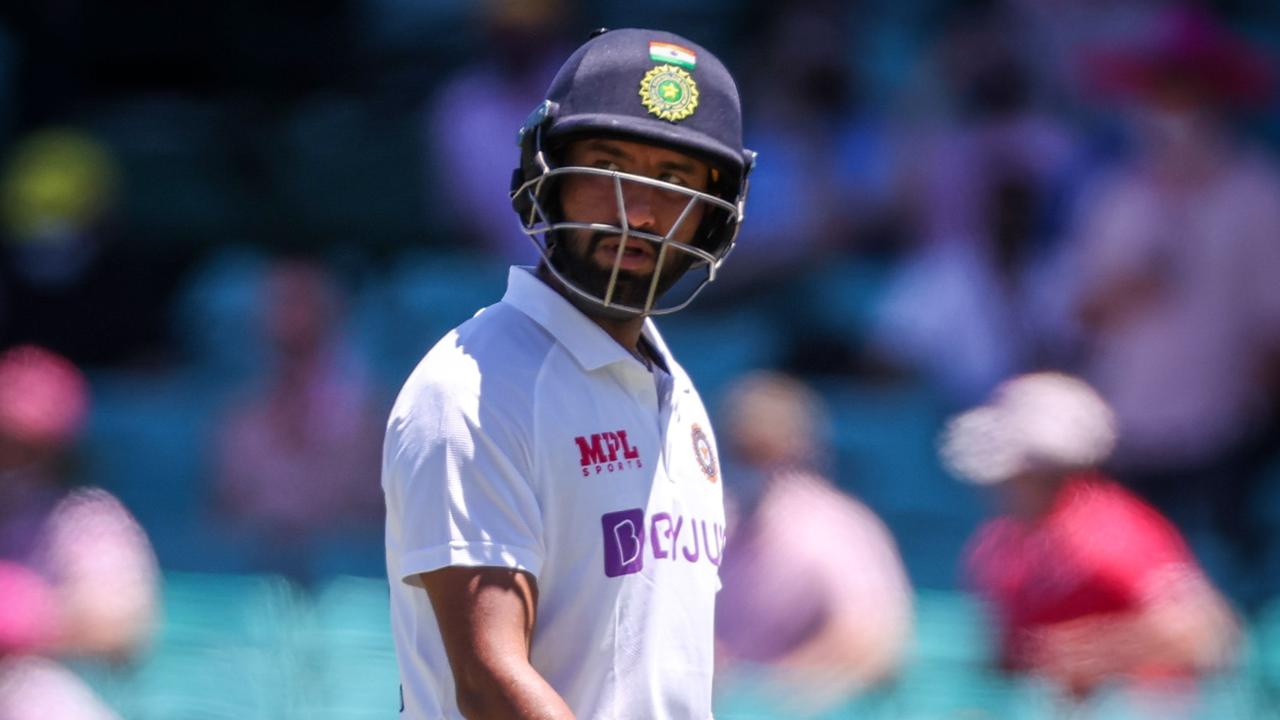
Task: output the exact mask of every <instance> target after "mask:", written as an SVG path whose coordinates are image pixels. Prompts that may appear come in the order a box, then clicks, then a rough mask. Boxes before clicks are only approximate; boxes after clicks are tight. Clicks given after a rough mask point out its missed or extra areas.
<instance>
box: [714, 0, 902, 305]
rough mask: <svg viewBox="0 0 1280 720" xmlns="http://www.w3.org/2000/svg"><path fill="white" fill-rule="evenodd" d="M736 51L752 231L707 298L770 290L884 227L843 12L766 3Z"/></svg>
mask: <svg viewBox="0 0 1280 720" xmlns="http://www.w3.org/2000/svg"><path fill="white" fill-rule="evenodd" d="M762 11H763V12H765V13H767V15H766V17H765V18H764V19H763V20H761V21H760V22H758V23H755V24H754V25H753V27H755V28H758V31H759V32H758V36H757V37H756V38H754V39H752V40H751V41H749V42H748V43H747V57H748V58H749V60H750V62H749V63H747V64H746V67H747V68H748V72H747V74H746V75H745V77H744V83H743V85H744V87H743V90H742V96H743V99H744V102H748V103H753V104H752V106H751V107H750V109H749V112H748V113H747V117H748V118H749V124H748V126H747V127H746V128H745V130H746V145H747V147H750V148H752V149H753V150H755V151H757V152H758V153H759V154H760V157H761V158H764V159H765V160H766V162H762V163H760V164H759V166H758V167H757V168H756V170H754V171H753V173H752V175H751V192H750V198H749V202H748V207H749V210H748V212H750V213H751V223H749V224H748V225H746V226H745V227H744V229H743V236H742V237H741V238H740V239H739V242H738V245H737V247H736V248H735V249H734V253H733V263H734V266H733V268H734V271H733V273H732V275H733V278H728V279H727V280H726V281H722V282H728V283H729V284H728V285H725V286H724V287H721V286H720V285H721V283H720V282H718V283H717V284H716V285H715V286H713V287H712V288H709V289H708V292H709V293H711V296H714V297H725V298H728V297H734V298H740V296H741V293H740V290H741V289H742V288H743V286H747V288H746V289H753V288H751V287H750V286H752V285H755V286H756V288H755V289H756V290H757V291H758V286H759V285H760V284H761V283H769V282H776V281H777V280H779V279H781V278H782V277H783V275H782V274H781V273H780V271H781V270H784V269H786V268H788V267H806V266H812V265H818V264H821V263H824V262H827V261H829V259H830V257H831V254H832V253H833V252H839V251H846V250H851V249H855V248H862V249H866V247H867V246H869V245H872V244H874V242H875V241H877V240H878V239H879V231H880V229H881V226H882V225H884V224H885V223H887V222H888V217H889V214H890V208H889V207H888V202H889V197H890V189H891V184H892V180H893V177H892V167H893V160H894V158H893V156H892V152H893V148H892V143H891V140H892V138H891V137H890V134H889V132H888V127H889V126H888V124H887V123H886V122H884V121H883V120H882V118H880V117H879V116H878V115H877V114H876V113H875V112H873V108H872V106H871V105H870V103H868V102H867V97H866V88H865V87H863V82H862V77H861V75H860V73H859V72H858V69H857V67H856V66H855V64H854V58H856V57H857V52H856V47H857V43H858V41H859V38H857V37H856V36H855V34H854V32H853V29H854V28H855V27H857V25H856V24H855V23H854V22H853V19H852V17H851V15H850V12H849V9H848V7H847V6H846V5H845V4H843V3H838V2H831V1H829V0H803V1H801V2H790V3H767V4H766V7H765V8H762Z"/></svg>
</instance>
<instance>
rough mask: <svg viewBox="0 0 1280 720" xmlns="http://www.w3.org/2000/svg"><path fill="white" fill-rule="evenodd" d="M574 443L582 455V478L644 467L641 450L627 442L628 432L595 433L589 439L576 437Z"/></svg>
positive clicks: (580, 459)
mask: <svg viewBox="0 0 1280 720" xmlns="http://www.w3.org/2000/svg"><path fill="white" fill-rule="evenodd" d="M573 441H574V442H575V443H577V444H578V452H579V453H580V454H581V457H580V458H579V461H580V462H581V464H582V477H591V476H592V475H600V474H602V473H615V472H618V471H620V470H634V469H636V468H641V467H644V465H643V464H642V463H641V461H640V450H639V449H638V448H634V447H631V443H630V442H628V441H627V431H626V430H614V431H613V432H602V433H593V434H591V435H590V436H587V437H581V436H579V437H576V438H574V439H573Z"/></svg>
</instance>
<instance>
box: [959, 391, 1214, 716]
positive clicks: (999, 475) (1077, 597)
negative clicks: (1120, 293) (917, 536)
mask: <svg viewBox="0 0 1280 720" xmlns="http://www.w3.org/2000/svg"><path fill="white" fill-rule="evenodd" d="M1115 439H1116V436H1115V418H1114V416H1113V415H1112V413H1111V410H1110V409H1109V408H1108V407H1107V405H1106V403H1105V402H1104V401H1103V400H1102V398H1101V397H1100V396H1099V395H1098V394H1097V393H1096V392H1094V390H1093V389H1092V388H1090V387H1089V386H1088V385H1087V384H1085V383H1084V382H1083V381H1081V380H1078V379H1076V378H1073V377H1070V376H1067V375H1061V374H1056V373H1035V374H1030V375H1022V376H1019V377H1017V378H1015V379H1013V380H1010V381H1008V382H1006V383H1004V384H1002V385H1001V386H1000V387H998V388H997V389H996V391H995V392H994V393H993V395H992V397H991V399H990V401H989V403H988V404H986V405H983V406H981V407H978V408H976V409H973V410H970V411H968V412H966V413H964V414H963V415H960V416H959V417H957V418H954V419H953V420H952V421H951V422H950V423H949V424H948V425H947V428H946V431H945V433H944V436H943V441H942V448H941V453H942V456H943V459H944V461H945V462H946V464H947V465H948V466H949V468H950V469H951V470H952V472H954V473H955V474H956V475H958V476H959V477H961V478H963V479H965V480H967V481H969V482H973V483H977V484H980V485H989V486H994V487H995V489H996V490H997V491H998V493H999V497H1000V499H1001V500H1002V504H1003V505H1004V507H1005V514H1003V515H1001V516H999V517H998V518H996V519H994V520H991V521H989V522H988V523H986V524H985V525H983V526H982V527H981V528H980V529H979V530H978V532H977V533H976V534H975V535H974V537H973V539H972V540H971V541H970V543H969V547H968V551H967V557H966V567H967V574H968V578H969V580H970V582H971V583H972V585H973V586H974V588H975V589H976V590H977V591H978V592H979V593H981V594H982V595H983V596H984V597H985V598H986V599H987V601H988V602H989V603H990V604H991V608H992V610H993V611H994V613H995V615H996V619H997V621H998V624H999V628H1000V631H1001V644H1000V650H1001V655H1000V656H1001V660H1002V665H1003V666H1004V668H1005V669H1007V670H1012V671H1017V672H1032V673H1037V674H1041V675H1043V676H1046V677H1048V678H1049V679H1051V680H1053V681H1055V682H1057V683H1058V684H1060V685H1061V687H1062V688H1063V690H1064V691H1066V692H1067V693H1068V694H1069V696H1071V697H1074V698H1076V699H1083V698H1085V697H1086V696H1088V695H1089V694H1090V693H1092V692H1094V691H1095V690H1099V689H1101V688H1102V687H1103V686H1105V685H1106V684H1108V683H1109V682H1111V681H1125V682H1126V683H1127V686H1128V688H1129V689H1132V690H1138V689H1149V688H1157V687H1180V685H1179V683H1180V682H1181V683H1182V684H1185V683H1186V682H1187V681H1188V680H1189V679H1191V678H1194V677H1195V676H1197V675H1200V674H1203V673H1206V672H1209V671H1212V670H1215V669H1217V668H1220V667H1222V666H1223V665H1224V664H1226V663H1227V662H1229V661H1230V659H1231V657H1232V655H1233V653H1234V650H1235V641H1236V638H1237V634H1238V629H1237V627H1236V624H1235V621H1234V618H1233V616H1232V613H1231V611H1230V610H1229V609H1228V607H1227V604H1226V602H1225V601H1224V600H1223V599H1222V597H1221V596H1220V595H1219V594H1218V592H1217V591H1216V590H1215V589H1214V588H1213V586H1212V585H1211V584H1210V582H1209V580H1208V579H1207V578H1206V577H1205V575H1204V573H1203V572H1202V571H1201V570H1200V568H1199V567H1198V565H1197V564H1196V561H1195V559H1194V558H1193V556H1192V555H1191V552H1190V550H1189V549H1188V548H1187V546H1186V545H1185V543H1184V542H1183V540H1182V538H1181V537H1180V536H1179V534H1178V532H1177V530H1175V529H1174V527H1173V526H1172V525H1171V524H1169V523H1168V522H1167V521H1166V520H1165V519H1164V518H1163V517H1162V516H1161V515H1160V514H1159V513H1158V512H1156V511H1155V510H1154V509H1152V508H1151V507H1149V506H1147V505H1145V504H1144V503H1142V502H1141V501H1140V500H1138V499H1137V498H1136V497H1134V496H1133V495H1131V494H1129V493H1128V492H1126V491H1125V490H1124V489H1122V488H1121V487H1120V486H1119V485H1117V484H1116V483H1114V482H1113V481H1112V480H1110V479H1109V478H1107V477H1106V476H1105V475H1103V474H1101V473H1100V472H1099V471H1098V470H1097V469H1096V467H1097V465H1098V464H1099V463H1101V462H1103V461H1104V460H1105V459H1106V458H1107V456H1108V454H1109V453H1110V452H1111V450H1112V448H1113V446H1114V444H1115ZM1162 682H1163V683H1164V684H1163V685H1162V684H1161V683H1162ZM1189 707H1192V705H1188V708H1189ZM1175 716H1176V714H1175ZM1160 717H1168V715H1160Z"/></svg>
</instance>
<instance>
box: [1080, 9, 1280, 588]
mask: <svg viewBox="0 0 1280 720" xmlns="http://www.w3.org/2000/svg"><path fill="white" fill-rule="evenodd" d="M1147 34H1148V35H1150V37H1149V38H1139V39H1138V40H1135V41H1131V47H1130V48H1129V49H1126V50H1125V51H1122V52H1117V53H1113V54H1108V55H1102V54H1099V55H1098V56H1095V57H1094V58H1093V64H1092V67H1093V69H1094V72H1095V73H1096V77H1095V80H1096V85H1097V86H1098V88H1099V89H1100V90H1103V91H1107V92H1109V93H1111V94H1112V95H1113V96H1115V97H1118V98H1120V99H1123V100H1125V101H1128V104H1129V106H1130V107H1129V110H1130V111H1131V114H1130V117H1131V121H1132V123H1131V124H1132V129H1133V131H1134V135H1135V139H1136V142H1137V154H1136V156H1135V157H1134V158H1133V159H1132V160H1131V161H1129V162H1127V163H1126V164H1124V165H1122V166H1121V167H1119V168H1117V169H1116V171H1115V172H1114V174H1113V175H1112V176H1111V177H1108V178H1105V179H1103V180H1101V181H1099V182H1098V183H1097V185H1096V186H1095V187H1093V188H1092V189H1091V190H1092V192H1090V193H1089V197H1088V199H1087V200H1086V202H1085V203H1084V206H1083V210H1082V213H1081V216H1080V219H1079V225H1078V228H1077V232H1076V234H1077V237H1078V243H1079V248H1078V250H1079V256H1080V258H1081V260H1080V264H1081V268H1082V270H1081V274H1080V278H1079V282H1080V287H1079V290H1078V293H1077V296H1078V302H1079V312H1080V315H1081V318H1082V320H1083V323H1084V324H1085V327H1086V329H1087V339H1088V343H1089V344H1088V356H1087V358H1086V364H1085V373H1086V374H1087V375H1088V377H1089V378H1090V379H1091V380H1092V381H1093V382H1094V383H1095V384H1096V385H1097V387H1098V389H1099V391H1100V392H1101V393H1102V394H1103V396H1104V397H1106V398H1107V400H1108V402H1109V403H1110V404H1111V406H1112V407H1113V408H1115V412H1116V415H1117V418H1118V420H1119V427H1120V445H1119V448H1118V449H1117V453H1116V466H1117V468H1118V471H1119V473H1120V477H1121V479H1123V480H1125V481H1126V482H1129V483H1132V485H1133V486H1134V487H1135V488H1137V489H1138V490H1140V491H1141V492H1142V493H1143V494H1144V495H1146V496H1147V497H1148V498H1149V499H1151V500H1152V502H1154V503H1155V504H1156V505H1157V507H1159V508H1161V509H1162V510H1163V511H1164V512H1166V513H1167V514H1168V515H1169V516H1170V517H1171V519H1173V520H1174V521H1175V522H1177V523H1178V524H1179V525H1180V526H1181V527H1182V528H1183V529H1184V531H1185V532H1188V533H1192V535H1191V539H1192V541H1193V542H1196V541H1198V540H1199V536H1200V535H1201V534H1203V533H1204V531H1206V530H1210V531H1212V532H1215V533H1217V534H1218V535H1219V536H1223V537H1226V538H1227V539H1228V540H1229V541H1230V542H1231V547H1230V548H1229V549H1231V550H1233V551H1234V555H1235V557H1234V560H1235V561H1237V565H1238V566H1237V567H1235V568H1233V569H1234V570H1235V571H1236V572H1237V574H1238V575H1239V576H1240V577H1241V578H1244V579H1247V580H1249V581H1252V580H1253V579H1254V575H1255V573H1254V572H1253V569H1254V568H1255V567H1256V564H1257V562H1258V560H1259V558H1260V556H1261V555H1262V553H1263V551H1264V543H1265V537H1264V535H1263V534H1262V532H1261V531H1260V530H1259V529H1258V528H1259V523H1258V521H1257V519H1256V517H1255V515H1254V513H1253V511H1252V510H1253V509H1252V508H1251V505H1252V504H1253V503H1254V501H1255V498H1257V497H1258V495H1257V486H1258V484H1259V483H1260V482H1261V478H1262V477H1263V473H1262V472H1261V469H1262V467H1263V465H1264V464H1265V463H1266V461H1267V459H1268V457H1273V456H1274V455H1275V450H1276V447H1277V442H1276V439H1277V431H1276V426H1277V424H1276V419H1277V409H1278V408H1280V402H1278V401H1280V282H1277V281H1276V278H1277V277H1280V242H1277V238H1280V175H1278V174H1277V171H1276V167H1275V164H1274V162H1272V161H1271V160H1270V159H1269V158H1268V156H1267V155H1266V154H1265V153H1264V152H1262V151H1260V150H1259V149H1257V148H1253V147H1245V146H1244V145H1243V143H1241V142H1239V140H1238V139H1237V138H1236V137H1234V136H1233V135H1232V133H1231V132H1230V131H1229V129H1228V125H1227V119H1228V114H1229V113H1230V112H1231V111H1234V110H1240V109H1243V108H1246V107H1249V106H1256V105H1258V104H1260V103H1262V102H1264V101H1265V100H1266V99H1267V98H1268V97H1270V86H1271V82H1272V77H1271V75H1270V70H1269V68H1268V67H1267V66H1266V65H1265V64H1264V62H1263V60H1262V58H1261V57H1260V56H1259V55H1258V53H1257V52H1255V51H1253V50H1251V49H1249V48H1247V47H1246V46H1244V45H1243V44H1242V43H1241V42H1240V41H1239V40H1237V39H1236V38H1234V37H1232V36H1231V35H1230V34H1228V32H1227V31H1226V30H1225V29H1223V28H1222V27H1220V26H1218V25H1217V24H1216V23H1215V22H1214V21H1213V20H1212V19H1211V18H1210V17H1208V16H1206V15H1204V14H1201V13H1199V12H1191V11H1187V10H1178V11H1171V12H1170V13H1166V14H1165V15H1162V16H1159V17H1158V19H1157V22H1156V23H1155V24H1154V25H1152V26H1151V27H1149V28H1147ZM1241 591H1242V592H1243V593H1244V595H1245V597H1246V598H1249V596H1253V597H1252V598H1251V599H1257V597H1256V596H1257V594H1258V592H1259V591H1258V589H1256V588H1253V589H1250V588H1241Z"/></svg>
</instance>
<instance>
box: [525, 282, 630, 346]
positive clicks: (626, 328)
mask: <svg viewBox="0 0 1280 720" xmlns="http://www.w3.org/2000/svg"><path fill="white" fill-rule="evenodd" d="M537 274H538V277H539V278H540V279H541V280H542V281H543V282H544V283H546V284H547V285H548V286H549V287H551V288H552V289H553V290H555V291H556V292H558V293H560V295H561V296H563V297H564V298H565V299H566V300H568V301H569V302H570V303H571V304H572V305H573V306H574V307H576V308H578V309H579V310H581V311H582V314H583V315H586V316H587V318H589V319H590V320H591V322H593V323H595V324H596V325H599V326H600V329H601V330H604V331H605V332H606V333H608V335H609V337H611V338H613V339H614V340H615V341H616V342H617V343H618V344H619V345H621V346H622V347H624V348H626V349H627V350H628V351H629V352H631V353H632V354H635V353H638V352H642V351H641V350H640V333H641V331H643V330H644V317H643V316H639V315H638V316H635V317H626V318H612V317H605V316H602V315H600V314H598V313H593V312H591V310H590V309H589V308H584V307H583V305H584V304H585V303H583V302H580V301H579V299H578V298H577V297H576V296H575V295H574V294H573V292H572V291H571V290H569V289H568V288H566V287H565V286H564V285H563V284H561V283H560V281H559V280H557V279H556V277H555V276H554V275H552V274H551V273H550V272H549V271H548V270H547V269H546V267H545V266H544V265H539V266H538V273H537Z"/></svg>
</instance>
